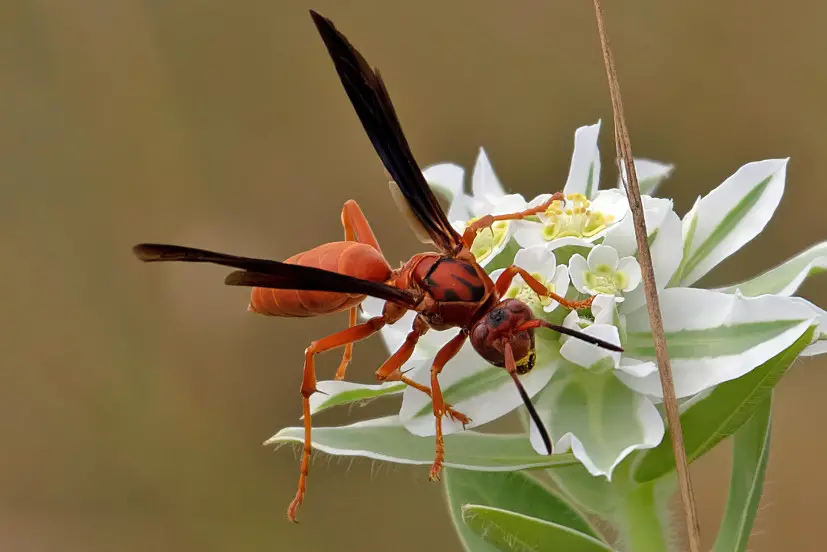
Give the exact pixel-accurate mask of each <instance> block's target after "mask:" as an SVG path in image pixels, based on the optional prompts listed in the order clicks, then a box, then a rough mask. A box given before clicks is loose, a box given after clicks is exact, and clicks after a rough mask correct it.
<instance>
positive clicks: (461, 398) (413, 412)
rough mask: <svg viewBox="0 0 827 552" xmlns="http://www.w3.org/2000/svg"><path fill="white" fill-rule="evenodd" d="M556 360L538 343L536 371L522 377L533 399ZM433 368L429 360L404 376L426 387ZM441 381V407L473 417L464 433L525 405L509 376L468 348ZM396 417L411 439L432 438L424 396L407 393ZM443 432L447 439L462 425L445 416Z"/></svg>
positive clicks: (429, 407)
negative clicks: (443, 402)
mask: <svg viewBox="0 0 827 552" xmlns="http://www.w3.org/2000/svg"><path fill="white" fill-rule="evenodd" d="M558 361H559V356H558V354H557V352H556V351H555V350H554V349H553V348H551V347H550V346H549V345H548V344H546V343H545V342H544V341H543V340H540V339H538V340H537V361H536V364H535V366H534V369H533V370H531V372H529V373H528V374H526V375H524V376H520V381H521V382H522V384H523V387H525V390H526V392H527V393H528V394H529V396H534V395H535V394H536V393H537V392H538V391H540V389H542V388H543V387H544V386H545V385H546V384H547V383H548V381H549V379H551V376H552V374H554V370H555V369H556V366H557V363H558ZM431 364H432V360H431V359H425V360H421V361H419V362H418V365H417V367H416V368H414V370H413V371H412V372H410V373H409V374H408V377H410V378H411V379H412V380H414V381H415V382H417V383H421V384H423V385H428V386H429V387H430V383H431ZM439 382H440V388H441V389H442V395H443V398H444V399H445V402H446V403H447V404H450V405H452V406H453V407H454V409H456V410H457V411H459V412H461V413H462V414H465V415H466V416H468V417H469V418H471V423H470V424H468V425H466V426H465V427H466V429H470V428H473V427H476V426H479V425H482V424H486V423H488V422H490V421H492V420H495V419H497V418H500V417H502V416H504V415H506V414H508V413H509V412H511V411H512V410H514V409H515V408H517V407H519V406H520V405H522V404H523V403H522V399H521V398H520V395H519V394H518V392H517V389H516V387H515V386H514V382H513V381H512V380H511V376H509V375H508V372H506V371H505V369H503V368H498V367H496V366H492V365H491V364H488V363H487V362H485V360H483V359H482V357H480V356H479V355H478V354H477V352H476V351H474V348H473V347H471V345H470V344H469V343H466V345H465V346H463V348H462V349H460V352H459V353H458V354H457V356H455V357H454V358H453V359H451V361H450V362H448V364H447V365H446V366H445V369H444V370H443V371H442V373H441V374H440V376H439ZM399 417H400V419H401V420H402V423H404V424H405V427H406V428H407V429H408V431H410V432H411V433H413V434H414V435H434V433H435V428H434V416H433V406H432V404H431V399H430V398H429V397H428V396H427V395H426V394H425V393H423V392H422V391H419V390H417V389H413V388H408V389H406V390H405V392H404V393H403V395H402V410H401V411H400V412H399ZM442 427H443V431H444V432H445V434H446V435H447V434H449V433H454V432H456V431H461V430H462V429H463V427H462V424H460V423H459V422H455V421H453V420H451V419H450V418H448V417H445V418H444V419H443V424H442Z"/></svg>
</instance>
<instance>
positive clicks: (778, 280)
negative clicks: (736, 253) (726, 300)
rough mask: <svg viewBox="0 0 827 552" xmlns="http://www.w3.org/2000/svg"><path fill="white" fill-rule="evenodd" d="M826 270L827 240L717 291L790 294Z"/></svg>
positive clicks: (748, 294)
mask: <svg viewBox="0 0 827 552" xmlns="http://www.w3.org/2000/svg"><path fill="white" fill-rule="evenodd" d="M825 270H827V242H821V243H820V244H818V245H814V246H812V247H811V248H809V249H807V250H806V251H802V252H801V253H799V254H798V255H796V256H795V257H793V258H791V259H788V260H787V261H785V262H783V263H782V264H780V265H778V266H777V267H775V268H772V269H770V270H768V271H766V272H765V273H763V274H761V275H760V276H756V277H755V278H752V279H751V280H747V281H746V282H741V283H740V284H733V285H731V286H727V287H725V288H719V289H718V290H717V291H723V292H726V293H734V292H735V290H739V291H740V292H741V293H742V294H744V295H746V296H747V297H754V296H756V295H764V294H765V293H771V294H773V295H786V296H790V295H792V294H793V293H795V292H796V290H798V287H799V286H800V285H801V284H802V283H803V282H804V280H806V279H807V278H808V277H809V276H813V275H815V274H818V273H820V272H824V271H825Z"/></svg>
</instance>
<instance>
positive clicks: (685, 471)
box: [594, 0, 701, 552]
mask: <svg viewBox="0 0 827 552" xmlns="http://www.w3.org/2000/svg"><path fill="white" fill-rule="evenodd" d="M594 10H595V15H596V16H597V29H598V31H599V33H600V43H601V45H602V48H603V61H604V63H605V65H606V76H607V77H608V79H609V92H610V94H611V97H612V111H613V113H614V129H615V148H616V152H617V159H618V162H619V163H620V162H622V163H623V164H624V166H625V167H626V175H627V178H624V179H623V183H624V185H625V186H626V196H627V197H628V199H629V208H630V210H631V211H632V219H633V221H634V226H635V236H636V238H637V248H638V261H639V262H640V271H641V275H642V277H643V288H644V291H645V292H646V305H647V307H648V309H649V321H650V325H651V327H652V337H653V338H654V341H655V356H656V358H657V362H658V373H659V374H660V383H661V386H662V387H663V403H664V406H665V407H666V419H667V422H668V425H669V432H670V433H671V435H672V450H673V452H674V454H675V467H676V469H677V473H678V486H679V487H680V494H681V503H682V504H683V510H684V515H685V519H686V530H687V534H688V537H689V549H690V550H691V552H700V550H701V538H700V527H699V525H698V514H697V512H696V510H695V497H694V496H693V493H692V480H691V479H690V477H689V466H688V465H687V462H686V450H685V448H684V444H683V431H682V430H681V420H680V412H679V410H678V401H677V399H676V398H675V384H674V382H673V380H672V366H671V364H670V363H669V354H668V352H667V350H666V336H665V335H664V332H663V319H662V318H661V312H660V303H659V301H658V290H657V287H656V286H655V272H654V269H653V268H652V256H651V254H650V252H649V243H648V238H647V236H648V234H647V232H646V221H645V219H644V216H643V202H642V200H641V198H640V188H639V187H638V181H637V172H636V171H635V166H634V162H633V161H632V160H633V157H632V144H631V141H630V139H629V130H628V129H627V128H626V118H625V116H624V114H623V102H622V101H621V99H620V85H619V83H618V81H617V72H616V71H615V65H614V59H613V57H612V50H611V47H610V46H609V37H608V36H607V34H606V26H605V24H604V22H603V8H602V7H601V5H600V0H594ZM618 168H619V167H618ZM622 174H623V172H622V171H621V175H622Z"/></svg>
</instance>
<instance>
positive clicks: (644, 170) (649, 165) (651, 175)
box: [617, 159, 675, 195]
mask: <svg viewBox="0 0 827 552" xmlns="http://www.w3.org/2000/svg"><path fill="white" fill-rule="evenodd" d="M673 170H675V165H672V164H669V163H661V162H660V161H652V160H651V159H635V173H636V174H637V184H638V188H639V189H640V194H641V195H652V194H654V193H655V191H656V190H657V189H658V186H660V183H661V182H663V181H664V180H666V179H667V178H669V176H670V175H671V174H672V171H673ZM620 171H621V175H622V176H621V178H619V179H618V181H617V187H618V189H620V190H623V191H625V190H626V187H625V186H624V185H623V179H624V178H626V164H625V163H621V164H620Z"/></svg>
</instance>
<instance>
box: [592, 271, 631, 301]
mask: <svg viewBox="0 0 827 552" xmlns="http://www.w3.org/2000/svg"><path fill="white" fill-rule="evenodd" d="M583 281H584V282H585V284H586V287H587V288H589V289H591V290H593V291H595V292H597V293H605V294H607V295H617V294H618V293H619V292H620V291H622V290H623V288H625V287H626V285H627V284H628V283H629V278H628V277H627V276H626V275H625V274H624V273H622V272H616V271H615V270H614V269H613V268H612V267H610V266H609V265H606V264H602V265H597V266H596V267H595V268H594V269H593V270H587V271H586V272H584V273H583Z"/></svg>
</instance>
